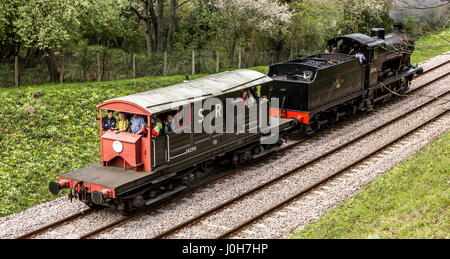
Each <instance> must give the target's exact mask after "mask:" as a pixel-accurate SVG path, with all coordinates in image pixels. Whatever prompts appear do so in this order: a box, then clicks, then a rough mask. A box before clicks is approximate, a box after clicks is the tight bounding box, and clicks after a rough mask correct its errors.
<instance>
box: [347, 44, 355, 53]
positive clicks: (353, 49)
mask: <svg viewBox="0 0 450 259" xmlns="http://www.w3.org/2000/svg"><path fill="white" fill-rule="evenodd" d="M356 49H357V46H356V44H353V48H352V49H351V50H350V51H349V52H348V54H349V55H353V53H356Z"/></svg>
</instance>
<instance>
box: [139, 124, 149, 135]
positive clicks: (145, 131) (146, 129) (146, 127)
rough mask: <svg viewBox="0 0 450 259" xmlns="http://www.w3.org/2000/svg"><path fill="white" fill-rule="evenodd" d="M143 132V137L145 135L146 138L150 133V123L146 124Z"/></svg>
mask: <svg viewBox="0 0 450 259" xmlns="http://www.w3.org/2000/svg"><path fill="white" fill-rule="evenodd" d="M141 134H142V137H144V138H146V137H147V135H148V124H147V123H145V124H144V128H143V129H142V133H141Z"/></svg>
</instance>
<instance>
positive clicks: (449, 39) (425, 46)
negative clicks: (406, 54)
mask: <svg viewBox="0 0 450 259" xmlns="http://www.w3.org/2000/svg"><path fill="white" fill-rule="evenodd" d="M415 47H416V49H415V50H414V53H413V55H412V56H411V64H413V65H415V64H417V63H419V62H422V61H425V60H427V59H430V58H432V57H435V56H437V55H439V54H441V53H444V52H447V51H450V27H447V28H445V29H443V30H441V31H440V32H436V33H430V34H425V35H422V36H419V37H417V38H416V45H415Z"/></svg>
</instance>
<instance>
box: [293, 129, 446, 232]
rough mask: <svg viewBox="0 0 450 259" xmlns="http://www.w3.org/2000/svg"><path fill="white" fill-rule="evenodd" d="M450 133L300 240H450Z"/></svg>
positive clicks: (325, 219) (316, 224) (328, 216)
mask: <svg viewBox="0 0 450 259" xmlns="http://www.w3.org/2000/svg"><path fill="white" fill-rule="evenodd" d="M449 172H450V133H447V134H445V135H444V136H443V137H442V138H441V139H439V140H438V141H436V142H434V143H433V144H431V145H430V146H428V147H426V148H425V149H424V150H422V151H421V152H419V153H417V154H414V155H413V156H411V157H410V158H409V159H408V160H406V161H404V162H403V163H401V164H400V165H398V166H397V167H395V168H394V169H393V170H392V171H390V172H389V173H387V174H385V175H383V176H381V177H380V178H378V179H377V180H375V181H374V182H373V183H371V184H370V185H368V186H366V187H365V188H363V190H361V192H359V193H358V194H357V195H355V196H353V197H352V198H350V199H349V200H347V201H346V202H344V203H343V204H341V205H339V206H338V207H337V208H335V209H334V210H332V211H331V212H329V213H328V214H326V215H325V216H323V217H322V218H320V219H319V220H318V221H317V222H315V223H313V224H311V225H309V226H307V227H305V228H304V229H303V230H301V231H300V232H299V233H298V234H296V235H295V236H294V238H449V237H450V234H449V229H450V211H449V203H450V190H449V181H450V175H449Z"/></svg>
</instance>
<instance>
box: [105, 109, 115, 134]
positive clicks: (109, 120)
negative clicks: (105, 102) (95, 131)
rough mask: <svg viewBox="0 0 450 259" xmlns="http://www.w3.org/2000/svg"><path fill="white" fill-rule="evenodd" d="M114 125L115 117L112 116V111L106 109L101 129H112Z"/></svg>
mask: <svg viewBox="0 0 450 259" xmlns="http://www.w3.org/2000/svg"><path fill="white" fill-rule="evenodd" d="M115 127H116V118H114V111H108V115H107V116H105V117H103V118H102V128H103V131H108V130H112V129H114V128H115Z"/></svg>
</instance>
